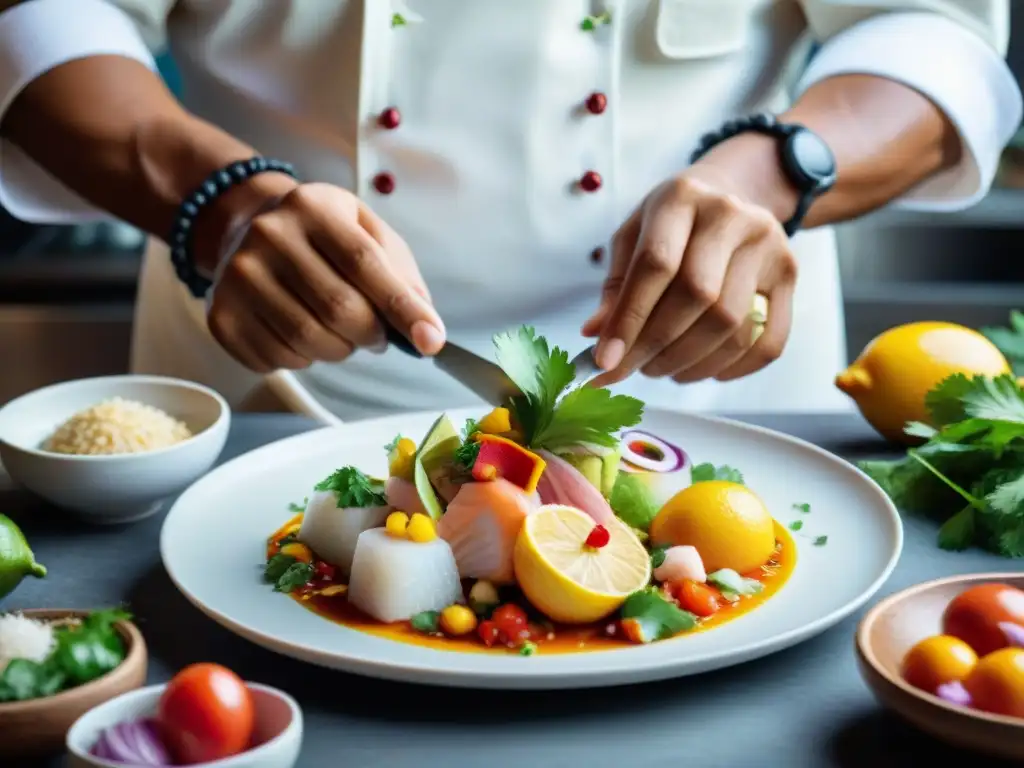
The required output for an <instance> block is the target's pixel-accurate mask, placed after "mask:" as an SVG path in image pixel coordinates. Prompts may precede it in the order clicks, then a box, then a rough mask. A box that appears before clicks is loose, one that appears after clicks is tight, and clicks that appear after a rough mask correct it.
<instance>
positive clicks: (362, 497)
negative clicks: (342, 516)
mask: <svg viewBox="0 0 1024 768" xmlns="http://www.w3.org/2000/svg"><path fill="white" fill-rule="evenodd" d="M316 490H318V491H334V493H335V494H336V495H337V497H338V507H339V508H344V507H382V506H384V505H385V504H387V503H388V502H387V499H386V498H385V497H384V486H382V485H381V484H380V483H376V482H374V481H373V480H371V479H370V478H368V477H367V476H366V475H364V474H363V473H362V472H360V471H359V470H358V469H356V468H355V467H342V468H341V469H338V470H335V471H334V472H333V473H332V474H331V475H330V476H329V477H327V478H325V479H324V480H321V481H320V482H319V483H317V484H316Z"/></svg>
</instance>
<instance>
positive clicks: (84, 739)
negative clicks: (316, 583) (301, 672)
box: [66, 683, 302, 768]
mask: <svg viewBox="0 0 1024 768" xmlns="http://www.w3.org/2000/svg"><path fill="white" fill-rule="evenodd" d="M246 686H247V687H248V688H249V690H250V691H251V692H252V696H253V703H254V705H255V710H256V731H255V733H254V735H253V746H252V747H251V748H250V749H249V750H248V751H246V752H243V753H242V754H240V755H235V756H234V757H227V758H224V759H223V760H214V761H213V762H209V763H197V764H195V765H193V766H191V768H292V766H294V765H295V762H296V761H297V760H298V759H299V749H300V748H301V747H302V710H301V709H299V705H298V703H297V702H296V701H295V699H293V698H292V697H291V696H289V695H288V694H287V693H285V692H283V691H279V690H277V689H276V688H271V687H270V686H267V685H259V684H258V683H246ZM166 687H167V686H166V685H151V686H149V687H148V688H140V689H139V690H137V691H132V692H131V693H125V694H123V695H121V696H118V697H117V698H116V699H111V700H110V701H107V702H105V703H103V704H100V705H99V706H98V707H94V708H93V709H90V710H89V711H88V712H86V713H85V714H84V715H82V716H81V717H80V718H78V720H76V721H75V723H74V725H72V726H71V728H70V729H69V730H68V735H67V739H66V744H67V750H68V766H69V768H124V763H112V762H110V761H109V760H102V759H100V758H98V757H93V756H92V755H90V754H89V750H90V749H92V746H93V745H94V744H95V743H96V740H97V739H99V736H100V732H101V731H102V730H103V729H105V728H109V727H111V726H113V725H117V724H118V723H123V722H126V721H129V720H141V719H144V718H148V717H153V716H154V715H155V714H156V709H157V704H158V703H159V701H160V697H161V696H162V695H163V692H164V689H165V688H166Z"/></svg>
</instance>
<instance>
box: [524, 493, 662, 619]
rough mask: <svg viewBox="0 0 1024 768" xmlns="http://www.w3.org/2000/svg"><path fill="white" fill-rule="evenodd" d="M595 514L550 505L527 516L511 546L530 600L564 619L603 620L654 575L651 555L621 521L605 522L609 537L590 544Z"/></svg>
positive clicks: (554, 615) (551, 614) (550, 613)
mask: <svg viewBox="0 0 1024 768" xmlns="http://www.w3.org/2000/svg"><path fill="white" fill-rule="evenodd" d="M594 526H595V523H594V520H593V518H592V517H590V516H589V515H587V514H586V513H584V512H581V511H580V510H578V509H576V508H575V507H568V506H563V505H561V504H548V505H545V506H543V507H541V508H540V509H538V510H537V511H536V512H534V513H533V514H532V515H528V516H527V517H526V520H525V522H524V523H523V528H522V530H521V531H520V532H519V537H518V538H517V539H516V546H515V549H514V551H513V564H514V566H515V573H516V581H517V582H518V583H519V587H520V589H522V590H523V594H524V595H526V598H527V600H529V601H530V603H532V604H533V606H534V607H535V608H537V609H538V610H539V611H541V612H542V613H544V615H546V616H547V617H548V618H550V619H553V620H555V621H560V622H563V623H565V624H586V623H588V622H591V621H597V620H598V619H603V618H604V617H605V616H607V615H609V614H610V613H612V612H614V611H615V610H617V609H618V608H619V606H621V605H622V603H623V602H625V600H626V598H627V597H629V596H630V595H631V594H633V593H634V592H636V591H637V590H639V589H643V588H644V587H646V586H647V585H648V583H649V582H650V580H651V557H650V555H649V554H648V553H647V550H646V549H644V545H643V544H641V543H640V540H639V539H638V538H637V537H636V534H634V533H633V532H632V531H631V530H629V528H628V527H627V526H626V525H624V524H623V523H620V522H619V521H618V520H612V521H611V522H609V523H608V525H606V526H605V528H606V529H607V531H608V542H607V543H606V544H605V545H604V546H602V547H599V548H595V547H590V546H587V543H586V541H587V537H588V536H590V534H591V532H592V531H593V530H594Z"/></svg>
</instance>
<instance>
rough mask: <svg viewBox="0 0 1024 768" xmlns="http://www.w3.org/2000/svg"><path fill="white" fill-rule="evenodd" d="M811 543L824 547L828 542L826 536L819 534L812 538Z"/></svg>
mask: <svg viewBox="0 0 1024 768" xmlns="http://www.w3.org/2000/svg"><path fill="white" fill-rule="evenodd" d="M813 543H814V546H816V547H824V546H825V545H826V544H828V536H819V537H818V538H816V539H815V540H814V542H813Z"/></svg>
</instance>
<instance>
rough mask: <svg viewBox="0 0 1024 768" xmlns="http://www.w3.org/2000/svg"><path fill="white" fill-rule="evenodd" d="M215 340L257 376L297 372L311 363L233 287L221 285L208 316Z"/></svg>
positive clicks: (216, 291)
mask: <svg viewBox="0 0 1024 768" xmlns="http://www.w3.org/2000/svg"><path fill="white" fill-rule="evenodd" d="M207 324H208V325H209V328H210V333H211V334H212V335H213V337H214V339H216V340H217V342H218V343H219V344H220V345H221V347H223V348H224V350H225V351H226V352H227V353H228V354H229V355H231V357H233V358H234V359H235V360H237V361H238V362H239V363H241V364H242V365H244V366H245V367H246V368H248V369H249V370H250V371H254V372H255V373H270V372H271V371H274V370H277V369H278V368H287V369H290V370H297V369H300V368H306V367H308V366H309V365H310V361H309V360H307V359H305V358H302V357H300V356H299V355H297V354H296V353H295V352H294V351H293V350H292V349H290V348H289V347H288V346H287V345H286V344H284V343H283V342H282V341H281V340H280V339H279V338H278V337H277V335H276V333H274V331H273V330H272V329H271V328H269V327H268V326H267V325H266V324H265V323H264V322H263V320H262V319H260V318H259V317H258V316H256V315H254V314H253V313H252V312H251V311H250V309H249V307H248V306H247V302H246V301H245V300H244V299H243V298H242V297H241V296H240V294H239V293H238V291H237V289H236V288H234V287H233V286H231V285H227V286H225V285H223V284H221V285H218V286H217V288H216V289H215V290H214V296H213V301H212V303H211V306H210V312H209V315H208V316H207Z"/></svg>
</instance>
